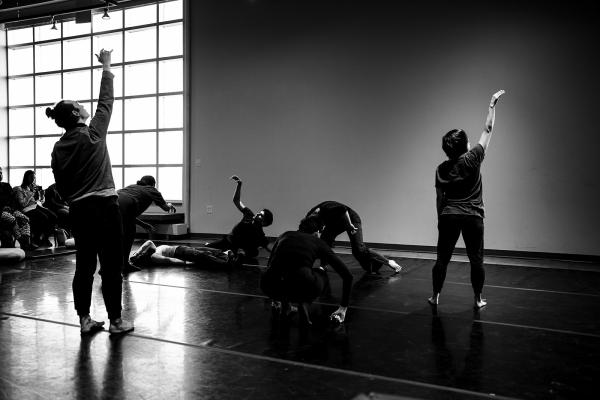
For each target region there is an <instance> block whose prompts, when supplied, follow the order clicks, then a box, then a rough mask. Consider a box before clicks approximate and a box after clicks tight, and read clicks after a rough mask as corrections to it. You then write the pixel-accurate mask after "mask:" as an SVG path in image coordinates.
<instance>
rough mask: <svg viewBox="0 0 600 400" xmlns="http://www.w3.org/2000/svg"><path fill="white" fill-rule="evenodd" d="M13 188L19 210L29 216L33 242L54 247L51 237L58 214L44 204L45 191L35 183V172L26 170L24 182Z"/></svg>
mask: <svg viewBox="0 0 600 400" xmlns="http://www.w3.org/2000/svg"><path fill="white" fill-rule="evenodd" d="M13 189H14V191H15V199H16V204H17V207H18V209H19V211H21V212H22V213H23V214H25V215H27V217H28V218H29V224H30V225H31V233H32V234H31V241H32V243H35V244H37V245H40V246H44V247H52V242H50V240H49V237H50V236H51V235H52V234H53V233H54V228H55V225H56V214H54V213H53V212H52V211H50V210H48V209H47V208H45V207H44V206H42V202H43V201H44V191H43V190H42V188H41V186H37V185H36V184H35V172H33V171H32V170H27V171H25V173H24V174H23V182H22V183H21V185H20V186H15V187H14V188H13Z"/></svg>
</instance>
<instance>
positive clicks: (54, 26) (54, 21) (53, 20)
mask: <svg viewBox="0 0 600 400" xmlns="http://www.w3.org/2000/svg"><path fill="white" fill-rule="evenodd" d="M50 29H52V30H53V31H57V30H58V28H57V27H56V20H55V19H54V15H53V16H52V28H50Z"/></svg>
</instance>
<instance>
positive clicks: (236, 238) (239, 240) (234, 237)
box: [206, 175, 273, 259]
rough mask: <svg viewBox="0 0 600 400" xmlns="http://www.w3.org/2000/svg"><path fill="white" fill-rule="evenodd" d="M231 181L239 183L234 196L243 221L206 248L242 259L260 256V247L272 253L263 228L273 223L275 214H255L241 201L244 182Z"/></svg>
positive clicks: (267, 212)
mask: <svg viewBox="0 0 600 400" xmlns="http://www.w3.org/2000/svg"><path fill="white" fill-rule="evenodd" d="M230 179H232V180H234V181H235V182H236V183H237V186H236V189H235V193H234V195H233V204H235V206H236V207H237V209H238V210H240V212H241V213H242V214H243V217H242V220H241V221H240V222H238V223H237V224H236V225H235V226H234V227H233V229H232V230H231V233H229V234H228V235H225V236H223V237H222V238H221V239H219V240H216V241H214V242H208V243H206V246H208V247H214V248H216V249H221V250H232V251H233V252H234V253H236V254H239V255H240V256H242V257H246V258H250V259H254V258H256V257H257V256H258V248H259V247H263V248H265V249H266V250H267V251H270V250H269V247H268V244H269V240H268V239H267V237H266V236H265V232H264V231H263V228H264V227H265V226H269V225H271V224H272V223H273V213H272V212H271V211H270V210H268V209H266V208H265V209H262V210H260V211H259V212H258V213H256V214H254V212H253V211H252V210H250V209H249V208H248V207H246V206H245V205H244V204H243V203H242V201H241V192H242V181H241V180H240V178H238V176H237V175H233V176H232V177H231V178H230Z"/></svg>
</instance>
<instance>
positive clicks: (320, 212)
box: [306, 201, 402, 273]
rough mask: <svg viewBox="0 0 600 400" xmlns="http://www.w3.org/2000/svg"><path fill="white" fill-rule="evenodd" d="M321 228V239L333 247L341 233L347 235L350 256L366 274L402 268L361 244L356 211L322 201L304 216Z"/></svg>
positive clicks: (360, 223)
mask: <svg viewBox="0 0 600 400" xmlns="http://www.w3.org/2000/svg"><path fill="white" fill-rule="evenodd" d="M306 217H307V218H313V219H315V221H317V222H318V223H319V224H320V225H321V227H322V232H321V239H322V240H324V241H325V243H327V244H328V245H329V247H333V243H334V241H335V238H336V237H337V236H338V235H340V234H341V233H343V232H346V233H347V234H348V238H349V239H350V246H351V247H352V255H353V256H354V258H356V260H357V261H358V262H359V264H360V266H361V267H362V268H363V269H364V270H365V271H367V272H377V271H379V268H381V266H382V265H387V266H388V267H390V268H391V269H393V270H394V272H396V273H398V272H400V271H401V270H402V267H401V266H400V265H398V263H397V262H396V261H394V260H391V259H388V258H386V257H384V256H383V255H381V254H379V253H377V252H375V251H373V250H371V249H369V248H368V247H367V245H365V243H364V242H363V235H362V222H361V219H360V216H359V215H358V213H357V212H356V211H354V210H353V209H351V208H350V207H348V206H347V205H345V204H342V203H338V202H337V201H324V202H322V203H319V204H317V205H316V206H314V207H313V208H312V209H310V211H309V212H308V213H307V214H306Z"/></svg>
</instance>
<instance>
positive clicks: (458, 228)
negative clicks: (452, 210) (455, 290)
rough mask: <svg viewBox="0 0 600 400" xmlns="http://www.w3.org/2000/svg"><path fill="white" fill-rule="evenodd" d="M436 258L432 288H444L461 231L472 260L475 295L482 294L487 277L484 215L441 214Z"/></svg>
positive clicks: (472, 281)
mask: <svg viewBox="0 0 600 400" xmlns="http://www.w3.org/2000/svg"><path fill="white" fill-rule="evenodd" d="M438 231H439V235H438V243H437V261H436V262H435V265H434V266H433V271H432V278H433V292H434V293H439V292H441V291H442V286H443V285H444V280H445V279H446V269H447V267H448V263H450V258H452V253H453V252H454V246H456V241H457V240H458V237H459V236H460V233H461V232H462V235H463V239H464V241H465V246H466V248H467V255H468V257H469V261H470V262H471V286H472V287H473V292H475V294H476V295H479V294H481V291H482V289H483V283H484V281H485V271H484V269H483V218H481V217H476V216H471V215H442V216H440V217H439V219H438Z"/></svg>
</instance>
